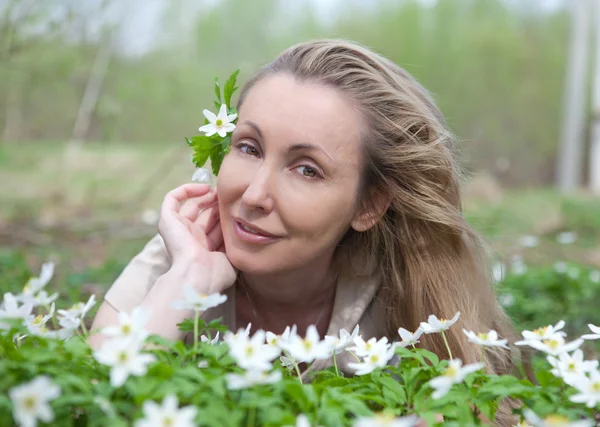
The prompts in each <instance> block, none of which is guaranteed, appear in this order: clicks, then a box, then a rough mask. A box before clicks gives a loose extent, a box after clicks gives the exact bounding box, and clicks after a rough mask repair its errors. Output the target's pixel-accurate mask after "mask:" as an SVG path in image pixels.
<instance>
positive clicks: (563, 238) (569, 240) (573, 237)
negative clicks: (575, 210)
mask: <svg viewBox="0 0 600 427" xmlns="http://www.w3.org/2000/svg"><path fill="white" fill-rule="evenodd" d="M556 241H557V242H558V243H560V244H561V245H572V244H573V243H575V242H576V241H577V233H575V232H573V231H565V232H562V233H558V234H557V235H556Z"/></svg>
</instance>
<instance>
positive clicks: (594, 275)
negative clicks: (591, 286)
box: [589, 270, 600, 283]
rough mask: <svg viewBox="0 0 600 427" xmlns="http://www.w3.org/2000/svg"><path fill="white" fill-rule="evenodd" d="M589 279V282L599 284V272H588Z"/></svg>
mask: <svg viewBox="0 0 600 427" xmlns="http://www.w3.org/2000/svg"><path fill="white" fill-rule="evenodd" d="M589 279H590V282H593V283H600V270H592V271H590V276H589Z"/></svg>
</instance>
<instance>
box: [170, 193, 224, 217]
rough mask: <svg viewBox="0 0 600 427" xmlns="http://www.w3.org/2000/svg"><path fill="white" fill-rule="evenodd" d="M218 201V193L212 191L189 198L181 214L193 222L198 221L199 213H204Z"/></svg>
mask: <svg viewBox="0 0 600 427" xmlns="http://www.w3.org/2000/svg"><path fill="white" fill-rule="evenodd" d="M217 203H218V201H217V194H216V193H215V192H212V191H211V192H210V193H208V194H205V195H204V196H202V197H195V198H193V199H189V200H188V201H187V202H185V203H184V204H183V206H182V207H181V210H180V211H179V215H181V216H182V217H184V218H186V219H188V220H189V221H191V222H196V223H197V220H198V218H199V215H202V214H203V213H204V212H206V211H208V210H210V209H212V207H214V206H215V205H216V204H217Z"/></svg>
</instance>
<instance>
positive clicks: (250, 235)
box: [233, 220, 280, 244]
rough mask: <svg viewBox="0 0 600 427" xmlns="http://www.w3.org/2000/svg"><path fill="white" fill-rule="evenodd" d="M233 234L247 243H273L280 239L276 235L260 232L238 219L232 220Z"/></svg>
mask: <svg viewBox="0 0 600 427" xmlns="http://www.w3.org/2000/svg"><path fill="white" fill-rule="evenodd" d="M233 228H234V229H235V234H236V235H237V236H238V237H239V238H240V240H243V241H245V242H249V243H261V244H266V243H273V242H275V241H277V240H279V239H280V237H278V236H273V235H266V234H262V233H261V232H260V231H258V230H256V229H254V228H252V226H249V225H246V224H244V223H242V222H240V221H238V220H234V227H233Z"/></svg>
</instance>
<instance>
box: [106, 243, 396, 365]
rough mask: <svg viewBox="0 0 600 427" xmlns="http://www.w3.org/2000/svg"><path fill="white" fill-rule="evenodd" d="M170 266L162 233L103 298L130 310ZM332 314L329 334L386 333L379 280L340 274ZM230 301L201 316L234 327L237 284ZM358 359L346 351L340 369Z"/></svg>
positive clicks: (340, 358) (339, 358)
mask: <svg viewBox="0 0 600 427" xmlns="http://www.w3.org/2000/svg"><path fill="white" fill-rule="evenodd" d="M169 267H170V262H169V259H168V256H167V251H166V249H165V246H164V243H163V240H162V238H161V237H160V235H156V236H154V237H153V238H152V240H150V242H148V244H146V246H145V247H144V249H143V250H142V251H141V252H140V253H139V254H137V255H136V256H135V257H134V258H133V259H132V260H131V262H130V263H129V265H127V267H125V269H124V270H123V272H122V273H121V275H120V276H119V277H118V278H117V280H116V281H115V282H114V283H113V285H112V286H111V287H110V289H109V290H108V292H107V293H106V295H105V297H104V300H105V301H106V302H107V303H108V304H110V305H111V306H112V307H113V308H115V309H116V310H117V311H131V310H132V309H133V308H135V307H136V306H138V305H139V304H140V303H141V302H142V300H143V299H144V297H145V296H146V294H147V293H148V292H149V291H150V289H151V288H152V286H153V285H154V283H156V281H157V279H158V278H159V277H160V276H162V275H163V274H165V273H166V272H167V270H168V269H169ZM336 286H337V287H336V293H335V300H334V305H333V313H332V315H331V320H330V323H329V327H328V329H327V335H338V333H339V331H340V329H346V330H347V331H349V332H351V331H352V330H353V329H354V327H355V326H356V325H357V324H358V325H360V334H361V335H362V337H363V338H364V339H365V340H367V339H368V338H371V337H377V338H380V337H382V336H384V335H385V316H384V311H383V307H382V305H381V302H380V301H379V300H378V299H377V297H376V293H377V290H378V289H379V282H378V281H377V280H374V279H372V278H368V277H347V276H346V277H343V276H340V277H339V278H338V281H337V285H336ZM226 294H227V301H226V302H225V303H223V304H221V305H220V306H218V307H215V308H212V309H209V310H207V311H206V312H205V313H204V314H203V316H202V318H203V319H204V320H206V321H207V322H208V321H211V320H213V319H216V318H219V317H222V322H223V324H224V325H225V326H227V328H228V329H229V330H232V331H233V330H235V325H236V322H235V287H234V286H232V287H231V288H229V289H228V290H227V291H226ZM352 361H355V359H354V357H353V356H352V355H350V354H349V353H347V352H344V353H342V354H340V355H338V356H337V363H338V366H339V367H340V369H342V370H343V371H345V372H348V373H350V372H352V371H351V370H349V369H348V368H347V363H348V362H352ZM331 365H333V359H329V360H317V361H315V362H314V363H313V364H312V365H311V367H310V371H313V370H319V369H324V368H326V367H328V366H331Z"/></svg>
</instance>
